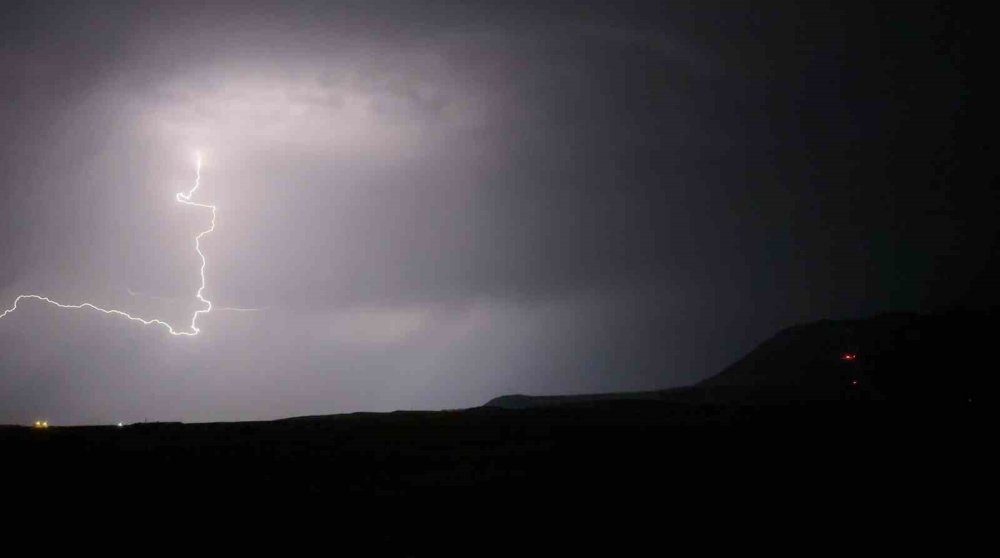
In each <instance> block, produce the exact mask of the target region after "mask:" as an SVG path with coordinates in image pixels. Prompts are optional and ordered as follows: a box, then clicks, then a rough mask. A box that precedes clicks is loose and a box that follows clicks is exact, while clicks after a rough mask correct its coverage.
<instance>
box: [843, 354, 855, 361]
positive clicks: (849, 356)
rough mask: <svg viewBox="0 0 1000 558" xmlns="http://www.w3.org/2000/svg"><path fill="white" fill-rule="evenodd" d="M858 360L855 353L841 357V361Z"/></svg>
mask: <svg viewBox="0 0 1000 558" xmlns="http://www.w3.org/2000/svg"><path fill="white" fill-rule="evenodd" d="M856 358H858V355H856V354H854V353H844V354H842V355H840V360H848V361H850V360H854V359H856Z"/></svg>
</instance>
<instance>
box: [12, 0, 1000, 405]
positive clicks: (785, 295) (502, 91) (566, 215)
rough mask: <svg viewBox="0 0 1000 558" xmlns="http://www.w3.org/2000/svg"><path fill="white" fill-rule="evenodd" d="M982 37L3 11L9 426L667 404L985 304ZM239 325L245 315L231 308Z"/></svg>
mask: <svg viewBox="0 0 1000 558" xmlns="http://www.w3.org/2000/svg"><path fill="white" fill-rule="evenodd" d="M974 19H976V16H975V14H965V13H958V12H957V10H955V9H953V8H950V7H948V6H946V5H943V4H933V3H926V2H901V3H897V2H883V3H879V4H878V5H875V6H865V5H863V3H860V2H831V3H830V4H829V5H826V3H824V2H818V1H809V2H799V3H791V2H747V3H743V2H701V1H692V2H667V1H664V2H640V3H633V2H589V1H580V0H575V1H572V2H557V1H549V2H534V1H532V2H514V1H504V2H478V1H464V2H402V1H400V2H376V1H358V2H299V3H295V2H281V3H262V2H232V3H206V4H201V3H187V2H163V3H153V4H144V3H139V2H122V3H120V4H115V3H113V2H94V3H91V4H89V5H87V4H84V3H82V2H79V3H53V2H37V3H18V2H4V3H2V5H0V133H2V134H3V141H2V142H0V256H2V259H0V310H2V309H6V308H9V307H10V306H11V304H13V301H14V300H15V299H16V298H17V296H18V295H21V294H39V295H43V296H48V297H50V298H52V299H54V300H57V301H59V302H63V303H67V304H79V303H82V302H92V303H94V304H97V305H99V306H102V307H105V308H115V309H121V310H123V311H127V312H129V313H131V314H133V315H137V316H139V317H143V318H146V319H149V318H160V319H163V320H166V321H168V322H170V323H176V324H178V325H179V326H181V327H183V326H184V325H185V324H187V323H189V322H190V317H191V314H192V313H193V312H194V311H195V310H198V309H199V308H201V306H200V305H199V304H198V301H197V299H196V298H195V296H194V294H195V291H196V290H197V288H198V284H199V276H198V266H199V263H200V262H199V259H198V255H197V253H196V252H195V250H194V237H195V235H197V234H198V232H200V231H202V230H204V229H205V228H206V226H207V225H208V223H209V221H210V215H209V213H208V212H206V211H203V210H198V209H195V208H191V207H185V206H183V205H180V204H178V203H177V202H176V201H175V199H174V194H175V193H176V192H180V191H184V190H188V189H189V188H190V187H191V186H192V185H193V181H194V178H195V157H196V155H195V154H196V153H197V152H200V153H201V154H202V156H203V167H202V173H201V177H202V179H201V188H200V189H199V190H198V193H197V196H196V198H197V200H196V201H199V202H201V203H209V204H215V205H216V206H217V207H218V221H217V228H216V230H215V231H214V232H213V233H212V234H211V235H209V236H207V237H206V238H205V239H204V240H203V242H202V247H203V250H204V253H205V255H206V258H207V268H206V272H205V273H206V279H207V288H206V290H205V296H206V298H208V299H211V300H212V301H213V302H214V303H215V304H216V305H217V307H218V309H216V310H213V311H212V312H211V313H210V314H207V315H204V316H203V317H202V318H201V319H200V321H199V326H200V327H201V328H202V332H201V333H200V334H199V335H198V336H195V337H173V336H170V335H169V334H167V333H166V331H165V330H163V329H162V328H158V327H145V326H142V325H139V324H136V323H133V322H129V321H127V320H124V319H121V318H116V317H113V316H105V315H102V314H99V313H97V312H93V311H88V310H64V309H58V308H55V307H53V306H50V305H47V304H44V303H41V302H37V301H24V302H22V303H21V304H20V306H19V308H18V309H17V311H16V312H14V313H11V314H9V315H8V316H7V317H5V318H3V319H2V320H0V423H28V422H33V421H34V420H37V419H40V418H45V419H47V420H49V421H50V423H54V424H76V423H108V422H117V421H125V422H134V421H141V420H144V419H148V420H183V421H205V420H250V419H266V418H277V417H283V416H290V415H305V414H324V413H339V412H353V411H386V410H393V409H442V408H459V407H469V406H475V405H479V404H482V403H483V402H485V401H486V400H488V399H490V398H492V397H495V396H498V395H503V394H509V393H525V394H556V393H560V394H562V393H566V394H569V393H583V392H598V391H623V390H643V389H656V388H666V387H672V386H677V385H682V384H686V383H690V382H693V381H697V380H700V379H702V378H705V377H708V376H709V375H711V374H713V373H716V372H718V371H719V370H720V369H721V368H722V367H724V366H725V365H727V364H729V363H731V362H733V361H734V360H736V359H738V358H739V357H740V356H742V355H743V354H745V353H747V352H748V351H750V350H751V349H752V348H753V347H754V346H755V345H756V344H757V343H759V342H761V341H763V340H764V339H766V338H768V337H770V336H771V335H773V334H774V333H775V331H776V330H778V329H780V328H783V327H786V326H788V325H791V324H793V323H796V322H801V321H807V320H816V319H823V318H846V317H863V316H867V315H871V314H874V313H878V312H884V311H937V310H944V309H949V308H954V307H982V306H984V305H990V304H995V302H996V300H997V297H996V292H997V290H996V288H995V286H996V280H997V277H1000V274H998V272H997V269H998V266H997V262H996V257H995V256H994V252H996V251H997V231H998V225H997V223H996V219H995V216H996V214H997V207H998V206H1000V204H998V200H997V197H998V194H997V193H996V191H995V189H994V187H993V184H992V183H993V179H994V177H995V171H994V170H992V169H990V168H989V167H988V166H987V165H986V164H985V162H989V160H990V158H991V157H992V156H993V154H994V153H995V151H996V150H995V149H994V148H993V144H994V143H995V139H994V138H993V135H995V134H994V133H991V134H989V135H981V134H980V130H979V128H980V127H983V128H984V129H987V128H991V127H992V124H991V123H992V122H995V119H994V115H995V109H994V108H993V107H992V106H991V105H992V104H993V103H994V102H995V98H994V97H993V94H992V92H988V91H985V90H984V89H982V88H974V87H973V85H974V84H973V80H974V76H973V75H972V73H971V71H970V68H971V67H973V62H972V61H973V59H974V57H976V56H982V51H981V49H978V48H974V47H973V41H974V40H975V41H983V42H985V41H984V39H983V38H981V37H977V36H975V34H974V33H973V32H972V31H971V25H969V23H970V22H971V21H972V20H974ZM226 307H228V308H243V309H255V310H254V311H235V310H226V309H225V308H226Z"/></svg>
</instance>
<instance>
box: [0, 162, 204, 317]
mask: <svg viewBox="0 0 1000 558" xmlns="http://www.w3.org/2000/svg"><path fill="white" fill-rule="evenodd" d="M200 185H201V155H200V154H199V155H198V156H197V169H196V171H195V180H194V186H193V187H192V188H191V189H190V190H188V191H187V192H178V193H177V196H176V199H177V201H178V202H180V203H182V204H184V205H190V206H192V207H198V208H202V209H208V210H210V211H211V212H212V224H211V226H209V227H208V228H207V229H205V230H203V231H201V232H200V233H198V236H196V237H195V238H194V249H195V250H196V251H197V252H198V256H199V257H200V258H201V268H200V270H199V273H200V274H201V284H200V285H199V287H198V292H197V293H195V297H196V298H197V299H198V301H199V302H201V303H202V304H203V305H204V308H202V309H201V310H197V311H195V313H194V315H192V316H191V323H190V324H189V325H188V326H187V328H185V329H180V330H178V329H175V328H174V326H172V325H170V324H169V323H167V322H165V321H163V320H160V319H155V318H154V319H151V320H146V319H143V318H139V317H136V316H133V315H131V314H129V313H128V312H124V311H122V310H114V309H110V310H109V309H107V308H101V307H100V306H97V305H95V304H91V303H90V302H83V303H81V304H63V303H61V302H56V301H55V300H52V299H51V298H49V297H46V296H42V295H38V294H23V295H20V296H18V297H17V298H16V299H14V305H13V306H11V307H10V308H8V309H6V310H4V311H3V313H2V314H0V319H3V318H5V317H7V315H8V314H11V313H12V312H14V311H15V310H17V308H18V304H20V303H21V301H27V300H37V301H41V302H45V303H48V304H51V305H53V306H57V307H59V308H66V309H72V310H83V309H87V310H95V311H97V312H102V313H104V314H108V315H112V316H118V317H121V318H125V319H127V320H131V321H133V322H136V323H139V324H142V325H147V326H150V325H156V326H161V327H164V328H166V330H167V331H168V332H169V333H170V335H178V336H179V335H184V336H194V335H198V332H199V331H201V330H200V329H199V328H198V316H201V315H202V314H208V313H209V312H211V311H212V302H211V301H210V300H208V299H206V298H205V297H204V296H203V293H204V291H205V265H206V263H207V262H206V261H205V254H204V253H203V252H202V251H201V239H202V238H204V237H205V235H207V234H209V233H211V232H212V231H214V230H215V213H216V207H215V206H214V205H209V204H206V203H198V202H194V201H191V197H192V196H194V194H195V192H197V191H198V187H199V186H200Z"/></svg>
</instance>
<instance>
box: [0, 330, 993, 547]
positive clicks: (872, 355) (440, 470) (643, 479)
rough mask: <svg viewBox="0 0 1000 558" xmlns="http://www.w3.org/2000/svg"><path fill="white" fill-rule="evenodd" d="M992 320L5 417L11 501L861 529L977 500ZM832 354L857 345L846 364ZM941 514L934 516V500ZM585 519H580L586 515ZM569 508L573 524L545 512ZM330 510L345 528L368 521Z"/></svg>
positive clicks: (385, 526)
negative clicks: (420, 406) (565, 372)
mask: <svg viewBox="0 0 1000 558" xmlns="http://www.w3.org/2000/svg"><path fill="white" fill-rule="evenodd" d="M991 323H992V322H991V321H990V320H989V319H988V317H984V316H972V315H947V316H915V315H902V314H900V315H886V316H878V317H875V318H872V319H868V320H858V321H836V322H834V321H823V322H817V323H813V324H806V325H803V326H796V327H792V328H788V329H786V330H784V331H782V332H780V333H779V334H777V335H776V336H775V337H774V338H772V339H771V340H769V341H767V342H765V343H763V344H762V345H761V346H760V347H758V348H757V349H755V350H754V351H752V352H751V353H750V354H748V355H747V356H746V357H745V358H743V359H741V360H740V361H739V362H737V363H735V364H733V365H732V366H730V367H728V368H727V369H725V370H724V371H723V372H722V373H720V374H719V375H717V376H715V377H713V378H710V379H708V380H705V381H704V382H701V383H699V384H696V385H694V386H690V387H687V388H680V389H674V390H663V391H657V392H643V393H624V394H596V395H589V396H569V397H549V398H532V397H526V396H507V397H504V398H498V399H496V400H494V401H493V402H492V404H491V405H487V406H483V407H478V408H473V409H465V410H453V411H438V412H428V411H422V412H412V411H397V412H393V413H354V414H346V415H329V416H311V417H297V418H290V419H285V420H276V421H262V422H236V423H203V424H182V423H148V424H136V425H126V426H125V427H117V426H87V427H59V426H58V425H56V426H52V427H50V428H47V429H34V428H30V427H8V428H0V455H3V456H5V461H4V467H5V468H6V469H5V471H6V473H7V474H6V476H5V477H3V479H2V480H4V481H5V484H4V497H5V501H7V502H17V501H18V498H21V497H23V498H24V499H26V500H30V501H35V502H44V503H46V505H52V504H50V503H51V502H63V501H70V502H85V503H90V502H101V503H108V502H121V503H118V504H116V506H117V507H116V509H132V508H131V507H129V506H130V505H132V504H141V505H148V504H151V503H152V504H154V505H155V506H157V507H161V506H162V509H170V510H173V509H174V508H173V507H171V506H170V505H168V504H167V503H172V504H178V505H180V506H182V507H181V508H179V509H187V508H184V507H183V506H188V507H190V506H191V505H192V504H193V503H197V504H198V505H201V503H202V502H206V501H213V502H226V503H233V502H240V503H246V504H247V505H248V508H247V509H262V508H261V504H262V503H271V502H274V503H277V504H278V505H277V506H274V507H273V508H267V509H275V510H281V513H285V511H286V510H287V511H289V512H291V511H292V510H300V509H305V510H310V511H309V514H312V511H311V509H312V508H311V507H308V506H307V507H304V508H303V507H301V506H299V505H292V506H286V505H284V502H286V501H287V500H288V499H294V500H302V501H307V502H311V503H312V504H313V505H315V504H317V503H320V505H321V510H326V509H327V508H336V509H337V510H340V511H342V512H345V513H347V514H349V515H350V516H352V517H354V518H356V519H358V521H360V522H361V523H362V525H361V529H364V530H366V531H370V532H372V533H373V534H371V535H370V536H369V538H368V541H369V543H374V542H377V541H381V542H385V541H386V540H387V541H388V544H389V546H390V547H391V548H392V549H396V550H402V552H396V551H393V552H390V553H389V554H395V555H439V554H440V552H438V549H439V548H440V546H441V545H442V544H448V543H453V544H456V545H458V542H459V541H462V540H463V539H471V543H462V544H461V545H459V546H461V549H462V550H463V551H466V552H465V554H466V555H467V554H468V549H470V548H472V549H479V548H482V545H483V544H485V543H487V542H488V544H489V545H490V547H491V548H492V547H493V546H494V545H495V544H500V543H503V542H505V541H506V542H517V541H526V540H530V539H531V538H532V537H531V536H530V535H529V534H528V533H534V535H535V536H542V537H550V538H551V537H555V538H556V541H557V543H558V548H559V551H558V552H552V554H556V555H562V554H565V553H566V552H565V550H566V545H571V546H576V547H582V548H581V549H582V550H584V552H581V553H580V554H584V555H588V554H589V553H591V552H587V551H593V547H592V546H593V543H592V535H591V533H590V532H589V531H590V530H593V531H594V532H596V533H607V532H610V531H609V527H608V526H609V525H610V524H612V523H613V522H614V521H622V522H624V523H625V524H626V525H625V527H624V528H625V531H621V532H626V533H629V535H628V536H624V537H615V545H621V544H626V543H627V542H628V541H631V540H632V536H633V534H634V533H637V532H640V531H641V532H643V533H650V534H652V535H653V536H654V538H656V539H657V543H658V544H660V543H662V544H664V545H667V546H669V545H670V544H673V542H672V541H670V540H669V538H670V537H667V538H666V539H664V538H663V536H662V534H663V532H664V530H665V529H666V530H667V531H669V532H670V533H672V535H671V536H676V537H678V538H683V537H682V535H683V533H682V532H681V530H680V526H691V525H695V526H697V525H701V526H707V527H708V528H710V529H711V530H712V532H713V535H712V536H713V537H717V536H719V533H720V532H722V531H720V530H719V525H720V523H719V521H720V518H729V519H730V520H731V524H732V525H743V526H745V525H748V524H749V523H748V521H749V522H752V521H753V520H756V519H760V520H762V521H763V522H764V523H765V524H764V525H762V526H761V529H757V530H756V531H757V532H759V533H764V534H766V535H767V536H768V537H769V538H774V537H777V538H781V537H785V536H787V535H788V533H792V532H799V530H800V529H802V528H805V529H809V528H814V529H815V528H819V529H820V530H821V531H823V532H824V533H825V535H824V536H826V537H832V539H834V540H841V537H844V536H848V535H845V533H848V534H850V535H851V536H849V537H848V539H847V540H850V541H854V542H855V544H857V541H860V540H864V539H863V538H853V534H854V533H856V532H858V529H859V528H865V527H866V526H868V527H872V528H874V529H876V530H878V529H881V528H884V526H885V525H887V524H890V523H891V524H896V523H898V522H899V521H900V518H904V517H906V514H907V513H908V512H910V511H913V510H917V511H919V510H945V511H946V512H947V513H946V515H949V516H951V515H953V514H957V513H958V512H960V511H961V510H966V511H967V512H968V510H972V509H975V507H974V506H973V507H968V506H967V505H966V502H964V500H963V499H965V498H967V497H968V496H967V495H970V494H971V495H977V494H980V493H981V490H982V487H983V486H985V482H984V480H983V479H985V478H986V477H985V470H986V467H987V466H988V464H989V463H991V462H990V461H989V460H988V459H986V458H985V453H986V451H988V448H989V447H990V444H989V443H988V441H989V440H991V439H992V438H990V436H989V434H988V433H986V432H985V429H984V428H983V426H982V425H984V424H986V423H987V421H984V420H983V419H982V418H981V417H979V416H978V413H977V410H978V409H979V408H981V405H976V404H972V403H969V402H968V396H969V394H972V397H973V398H976V397H977V395H975V393H976V392H975V391H974V389H973V388H974V386H973V382H974V379H975V378H976V375H977V374H980V375H981V374H984V373H985V367H987V366H990V364H989V360H985V359H983V360H980V361H978V362H977V361H976V360H975V359H976V358H981V357H982V356H983V354H984V353H986V352H987V351H988V350H989V349H990V348H991V347H990V345H988V344H987V342H988V341H989V339H988V338H989V336H990V334H991V333H992V329H990V328H989V327H988V326H989V325H990V324H991ZM843 352H853V353H856V354H857V359H856V360H853V361H851V362H845V361H841V360H840V355H841V354H842V353H843ZM855 379H858V380H859V383H858V384H857V385H855V384H852V383H851V382H853V381H854V380H855ZM514 407H519V408H517V409H515V408H514ZM873 498H874V500H873ZM872 502H878V504H877V505H875V504H872ZM13 508H16V506H13V505H12V509H13ZM135 509H143V508H135ZM775 509H777V510H779V512H778V513H779V514H782V513H783V514H784V515H773V513H774V512H773V510H775ZM442 510H443V515H442ZM512 510H513V511H512ZM845 510H846V511H845ZM953 510H954V511H953ZM324 514H325V511H321V513H320V517H323V518H324V521H325V520H326V515H324ZM866 514H867V515H866ZM932 515H934V517H935V519H934V521H935V524H936V525H935V527H938V522H939V521H940V520H939V519H937V516H938V515H941V514H932ZM295 517H296V518H297V517H298V515H295ZM490 517H492V519H489V520H487V519H486V518H490ZM956 517H957V515H956ZM777 518H781V519H777ZM587 521H591V522H594V521H596V524H595V525H593V529H585V528H581V527H580V526H581V525H585V524H586V522H587ZM560 522H567V523H568V524H571V525H572V527H571V528H569V529H567V530H563V531H560V530H558V529H556V530H553V526H555V525H557V524H559V523H560ZM904 524H906V525H907V527H906V528H907V529H910V527H909V525H912V523H905V522H904ZM331 525H333V527H331V526H329V525H328V526H325V527H324V529H326V530H330V529H332V531H331V532H333V533H335V536H336V537H338V540H339V537H340V536H341V535H342V533H343V532H350V533H360V532H366V531H354V530H353V529H340V528H339V524H337V523H333V524H331ZM776 526H777V527H776ZM322 532H326V531H322ZM665 540H666V542H664V541H665ZM711 540H713V539H712V538H711V537H710V538H705V539H698V541H699V544H701V543H702V542H705V541H711ZM733 540H735V541H737V542H738V543H740V544H742V542H743V539H741V538H735V539H733ZM823 540H826V539H823ZM713 544H714V543H713ZM809 544H810V545H814V544H815V542H811V543H809ZM823 544H825V543H823ZM802 548H812V546H804V547H802ZM414 549H424V550H425V551H426V552H422V553H416V552H413V550H414ZM615 550H616V551H615V552H609V554H612V555H644V554H646V552H641V551H640V550H641V549H639V548H633V549H632V550H631V551H627V552H623V551H622V548H620V547H616V549H615ZM799 550H801V549H799ZM523 551H524V548H523V547H522V548H519V549H517V551H516V552H510V553H509V554H510V555H520V554H523ZM361 554H362V555H375V554H380V552H362V553H361Z"/></svg>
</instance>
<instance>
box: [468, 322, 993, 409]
mask: <svg viewBox="0 0 1000 558" xmlns="http://www.w3.org/2000/svg"><path fill="white" fill-rule="evenodd" d="M992 327H993V320H992V318H991V315H988V314H976V313H952V314H938V315H921V314H905V313H895V314H883V315H879V316H876V317H873V318H869V319H864V320H842V321H834V320H822V321H818V322H813V323H809V324H804V325H797V326H793V327H789V328H787V329H784V330H782V331H780V332H779V333H778V334H777V335H775V336H774V337H772V338H771V339H769V340H767V341H765V342H764V343H762V344H761V345H760V346H758V347H757V348H756V349H754V350H753V351H751V352H750V353H749V354H748V355H746V356H745V357H743V358H742V359H740V360H739V361H737V362H736V363H734V364H732V365H730V366H729V367H727V368H726V369H724V370H723V371H722V372H720V373H719V374H717V375H715V376H712V377H711V378H708V379H706V380H704V381H701V382H699V383H697V384H694V385H692V386H688V387H683V388H674V389H666V390H655V391H640V392H623V393H597V394H584V395H563V396H527V395H505V396H502V397H497V398H495V399H492V400H490V401H489V402H488V403H486V406H488V407H500V408H506V409H524V408H529V407H544V406H551V405H561V404H569V403H584V402H596V401H614V400H659V401H669V402H677V403H696V402H702V403H726V404H767V403H770V404H784V403H790V402H804V401H842V400H891V401H899V402H902V401H913V402H916V401H927V402H953V403H957V402H968V401H969V399H970V398H973V397H975V395H974V394H975V393H976V391H977V387H978V386H977V385H976V382H977V378H978V377H979V376H980V375H981V370H982V367H983V366H984V365H985V363H987V362H989V361H990V359H989V358H988V357H989V349H990V344H991V342H992V340H991V339H990V338H989V337H988V336H989V333H990V332H991V331H992Z"/></svg>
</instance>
